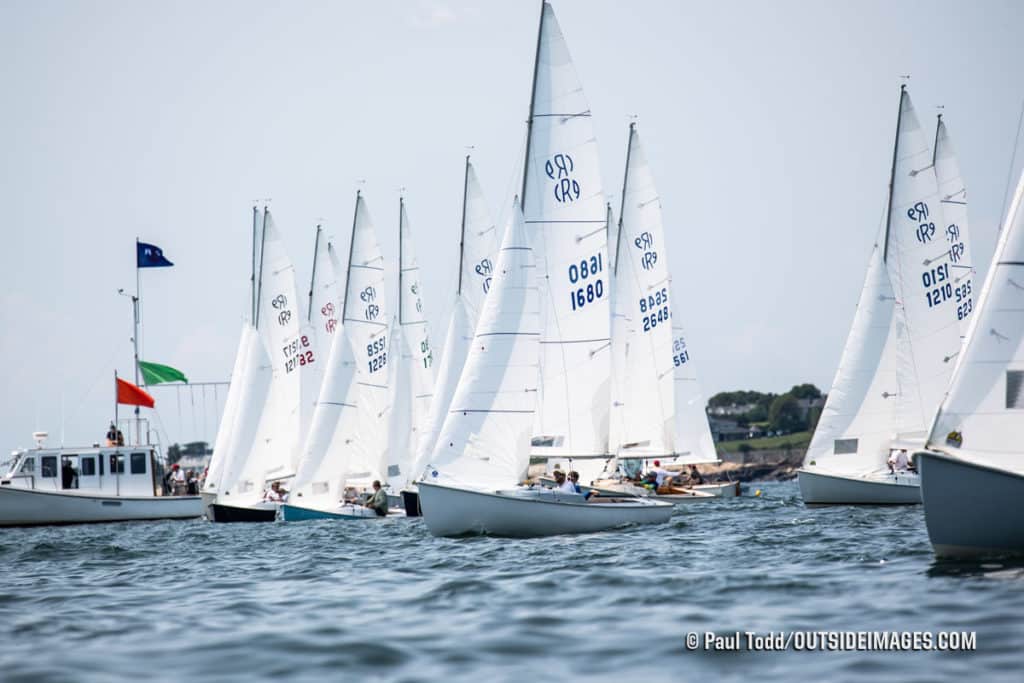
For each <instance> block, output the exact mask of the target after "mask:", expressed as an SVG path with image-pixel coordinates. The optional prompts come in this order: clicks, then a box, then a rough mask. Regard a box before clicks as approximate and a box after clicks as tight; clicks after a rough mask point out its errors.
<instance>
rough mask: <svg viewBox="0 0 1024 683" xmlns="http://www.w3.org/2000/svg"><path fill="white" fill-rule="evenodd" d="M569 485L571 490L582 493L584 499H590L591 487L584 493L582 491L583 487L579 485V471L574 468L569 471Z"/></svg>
mask: <svg viewBox="0 0 1024 683" xmlns="http://www.w3.org/2000/svg"><path fill="white" fill-rule="evenodd" d="M569 485H570V486H572V490H573V492H575V493H581V494H583V497H584V498H585V499H586V500H590V497H591V496H592V495H594V491H593V489H591V490H590V491H587V492H586V493H583V488H582V487H581V486H580V473H579V472H577V471H576V470H572V471H570V472H569Z"/></svg>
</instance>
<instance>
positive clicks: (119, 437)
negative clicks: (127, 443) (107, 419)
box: [114, 429, 124, 446]
mask: <svg viewBox="0 0 1024 683" xmlns="http://www.w3.org/2000/svg"><path fill="white" fill-rule="evenodd" d="M114 442H115V443H116V444H117V445H118V446H123V445H124V434H122V433H121V430H120V429H116V430H115V434H114Z"/></svg>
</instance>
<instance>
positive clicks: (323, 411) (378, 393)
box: [280, 193, 392, 521]
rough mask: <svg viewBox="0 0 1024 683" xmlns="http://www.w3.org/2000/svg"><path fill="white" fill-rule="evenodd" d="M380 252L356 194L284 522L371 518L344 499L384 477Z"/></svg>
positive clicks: (385, 358) (386, 351) (385, 352)
mask: <svg viewBox="0 0 1024 683" xmlns="http://www.w3.org/2000/svg"><path fill="white" fill-rule="evenodd" d="M387 321H388V316H387V305H386V297H385V283H384V257H383V255H382V254H381V251H380V245H379V243H378V241H377V233H376V228H375V227H374V224H373V221H372V219H371V218H370V214H369V211H368V210H367V208H366V201H365V200H364V199H363V196H362V194H361V193H356V208H355V213H354V216H353V220H352V239H351V246H350V247H349V263H348V270H347V275H346V284H345V300H344V305H343V307H342V326H343V329H342V332H341V334H340V335H336V337H335V340H334V343H333V344H332V347H331V355H330V360H329V361H328V364H327V369H326V372H325V377H324V383H323V385H322V387H321V390H320V396H319V397H318V399H317V407H316V410H315V411H314V416H313V421H312V425H311V427H310V432H309V435H308V436H307V439H306V443H305V445H304V447H303V453H302V457H301V459H300V463H299V467H298V471H297V472H296V474H295V478H294V479H293V480H292V488H291V492H290V495H289V499H288V501H287V503H285V504H283V505H281V509H280V512H281V516H282V517H283V518H284V519H285V520H286V521H293V520H304V519H324V518H335V519H350V518H364V517H374V516H376V515H375V513H374V512H373V511H371V510H368V509H367V508H364V507H362V506H360V505H358V504H352V503H351V499H352V498H353V497H354V496H355V494H356V493H358V492H360V491H365V490H366V489H367V488H368V487H369V485H370V483H371V482H372V481H373V480H381V481H383V480H384V479H385V477H384V476H383V475H384V467H385V457H386V451H387V448H388V421H389V408H390V405H389V404H390V392H389V388H388V373H389V371H390V363H389V355H391V354H392V351H391V349H390V347H389V343H390V340H389V337H390V334H389V330H390V326H389V324H388V322H387Z"/></svg>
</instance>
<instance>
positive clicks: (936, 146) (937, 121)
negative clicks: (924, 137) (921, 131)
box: [932, 114, 942, 200]
mask: <svg viewBox="0 0 1024 683" xmlns="http://www.w3.org/2000/svg"><path fill="white" fill-rule="evenodd" d="M940 130H942V114H937V115H936V116H935V142H934V143H932V166H934V165H935V158H936V157H937V156H938V154H939V131H940ZM939 199H940V200H941V199H942V197H939Z"/></svg>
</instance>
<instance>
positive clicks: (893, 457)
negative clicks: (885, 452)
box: [886, 448, 910, 474]
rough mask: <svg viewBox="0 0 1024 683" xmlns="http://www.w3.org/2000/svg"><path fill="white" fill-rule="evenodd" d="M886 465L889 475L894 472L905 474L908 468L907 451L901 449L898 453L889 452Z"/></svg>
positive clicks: (894, 451)
mask: <svg viewBox="0 0 1024 683" xmlns="http://www.w3.org/2000/svg"><path fill="white" fill-rule="evenodd" d="M886 464H888V465H889V473H890V474H895V473H896V472H906V471H907V469H909V466H910V463H909V461H908V460H907V449H906V448H902V449H900V450H899V451H896V450H893V451H890V453H889V459H888V460H887V461H886Z"/></svg>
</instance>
